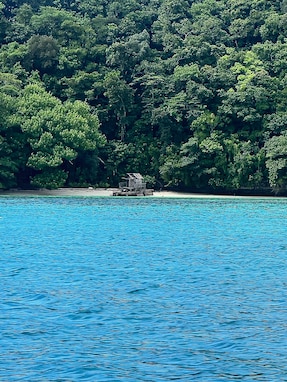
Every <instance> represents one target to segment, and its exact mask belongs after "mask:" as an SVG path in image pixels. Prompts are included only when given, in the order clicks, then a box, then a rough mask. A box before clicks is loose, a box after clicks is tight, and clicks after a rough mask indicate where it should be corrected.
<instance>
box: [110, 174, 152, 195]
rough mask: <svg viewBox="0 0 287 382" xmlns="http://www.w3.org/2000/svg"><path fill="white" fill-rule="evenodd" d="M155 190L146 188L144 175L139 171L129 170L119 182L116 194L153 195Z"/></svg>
mask: <svg viewBox="0 0 287 382" xmlns="http://www.w3.org/2000/svg"><path fill="white" fill-rule="evenodd" d="M152 193H153V190H150V189H147V188H146V183H145V182H144V178H143V176H142V175H141V174H140V173H138V172H128V173H127V176H126V177H125V178H123V181H122V182H120V183H119V190H117V191H114V193H113V195H114V196H145V195H152Z"/></svg>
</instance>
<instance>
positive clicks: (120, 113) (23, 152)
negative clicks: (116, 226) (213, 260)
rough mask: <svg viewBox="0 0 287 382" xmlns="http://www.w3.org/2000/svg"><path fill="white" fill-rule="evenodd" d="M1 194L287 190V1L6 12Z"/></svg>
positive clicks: (169, 1) (14, 8)
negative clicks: (164, 188) (126, 181)
mask: <svg viewBox="0 0 287 382" xmlns="http://www.w3.org/2000/svg"><path fill="white" fill-rule="evenodd" d="M0 43H1V48H0V113H1V120H0V188H11V187H31V186H35V187H50V188H54V187H59V186H64V185H66V186H76V185H78V186H87V185H93V186H96V185H97V186H108V185H110V186H115V185H117V183H118V181H119V179H120V178H121V176H122V175H123V174H125V173H126V172H129V171H135V172H141V173H143V174H145V175H147V176H148V178H149V180H150V182H151V183H154V184H156V182H158V184H164V185H168V186H173V187H179V188H189V189H209V190H211V189H214V190H235V189H240V188H249V189H260V188H265V187H271V188H272V189H274V190H277V189H281V188H284V187H285V186H286V181H287V109H286V106H287V97H286V96H287V90H286V89H287V88H286V85H287V0H252V1H250V0H137V1H136V0H120V1H116V0H81V1H73V2H72V1H70V0H38V1H34V0H27V1H25V0H13V1H12V0H2V3H0Z"/></svg>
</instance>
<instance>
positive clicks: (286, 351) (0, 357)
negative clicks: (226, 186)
mask: <svg viewBox="0 0 287 382" xmlns="http://www.w3.org/2000/svg"><path fill="white" fill-rule="evenodd" d="M286 227H287V201H286V200H284V199H268V200H266V199H265V200H264V199H252V200H251V199H244V200H242V199H240V200H236V199H234V200H229V199H227V200H223V199H213V200H212V199H153V198H146V199H145V198H127V199H126V198H123V199H121V198H9V197H3V198H0V277H1V289H0V297H1V298H0V333H1V335H0V349H1V351H0V381H5V382H6V381H7V382H8V381H29V382H33V381H37V382H38V381H59V382H60V381H61V382H62V381H65V382H66V381H96V382H104V381H127V382H129V381H133V382H136V381H149V382H157V381H165V382H166V381H175V380H176V381H203V382H208V381H215V382H220V381H268V382H271V381H287V339H286V338H287V296H286V295H287V272H286V268H287V229H286Z"/></svg>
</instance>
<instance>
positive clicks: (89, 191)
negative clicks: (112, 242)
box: [0, 187, 256, 199]
mask: <svg viewBox="0 0 287 382" xmlns="http://www.w3.org/2000/svg"><path fill="white" fill-rule="evenodd" d="M115 190H117V189H115V188H91V187H89V188H59V189H56V190H47V189H40V190H16V189H15V190H9V191H0V196H15V197H20V196H21V197H37V196H58V197H61V196H62V197H67V196H68V197H80V196H81V197H82V196H84V197H110V196H113V191H115ZM145 198H230V199H234V198H246V196H233V195H213V194H199V193H184V192H175V191H154V193H153V195H149V196H145ZM255 198H256V197H255Z"/></svg>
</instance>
